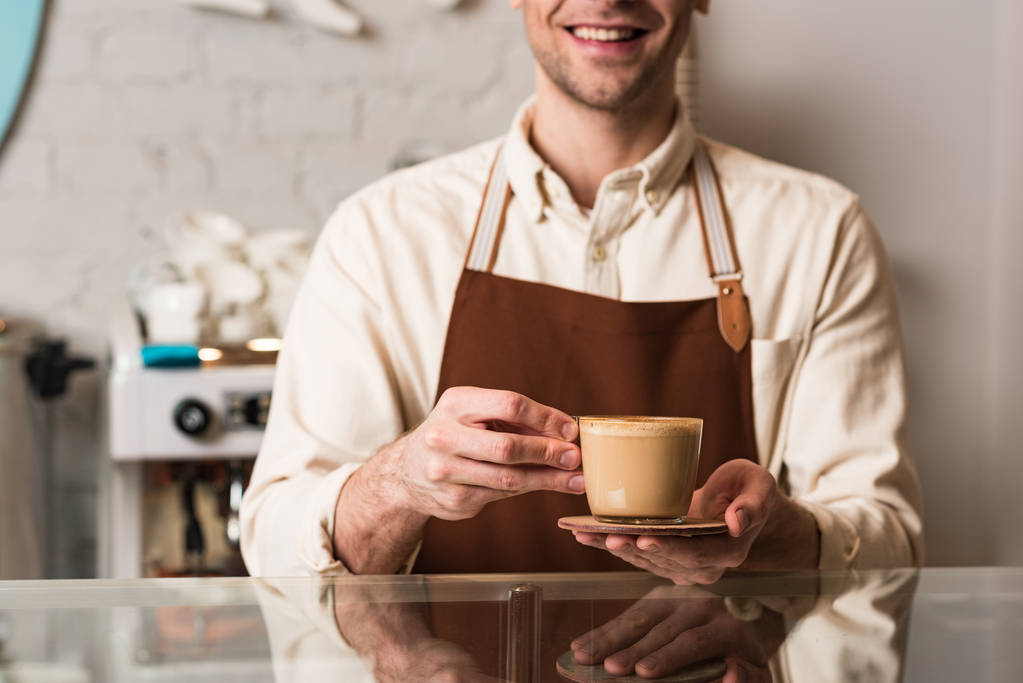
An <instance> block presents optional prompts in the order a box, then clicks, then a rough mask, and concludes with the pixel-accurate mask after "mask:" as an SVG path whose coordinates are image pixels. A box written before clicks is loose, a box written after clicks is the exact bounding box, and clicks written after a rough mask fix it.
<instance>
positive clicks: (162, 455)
mask: <svg viewBox="0 0 1023 683" xmlns="http://www.w3.org/2000/svg"><path fill="white" fill-rule="evenodd" d="M253 342H254V343H253V344H250V346H251V347H253V348H249V349H245V348H243V349H241V352H240V353H239V352H233V353H232V352H230V351H229V350H226V349H219V348H201V349H198V355H199V356H200V358H198V359H197V360H196V363H194V364H191V365H189V366H186V367H180V366H178V367H160V366H156V367H154V366H152V365H147V362H146V354H145V351H146V348H147V345H146V343H145V335H144V320H143V319H142V318H141V316H140V315H139V314H138V312H137V310H136V309H135V308H134V307H133V306H132V304H131V302H130V301H129V300H128V299H127V298H126V299H125V300H124V301H123V302H120V303H119V304H118V305H117V306H116V307H115V310H114V311H113V315H112V321H111V331H110V369H109V381H108V383H107V396H106V401H105V405H106V409H107V415H106V424H107V448H106V451H107V452H108V453H109V458H108V460H107V463H106V466H107V468H108V471H107V473H106V474H107V476H105V477H104V478H103V480H104V485H105V487H106V490H105V491H104V492H103V495H102V498H103V500H104V503H105V505H104V507H105V509H104V514H103V517H104V524H103V531H104V533H103V534H102V535H101V536H102V537H101V546H102V553H101V555H102V558H103V561H102V562H101V569H100V573H101V575H102V576H108V577H113V578H139V577H158V576H164V577H169V576H203V575H223V576H232V575H244V573H245V568H244V565H243V563H242V561H241V554H240V552H239V549H238V545H239V540H240V523H239V510H240V506H241V498H242V493H243V491H244V487H245V485H246V484H247V482H248V477H249V474H250V473H251V470H252V461H253V460H254V458H255V456H256V454H257V452H258V450H259V445H260V442H261V441H262V438H263V429H264V427H265V425H266V419H267V414H268V412H269V408H270V392H271V389H272V386H273V374H274V362H275V360H276V345H275V342H276V340H270V339H263V340H253ZM278 343H279V342H278ZM235 351H237V350H235Z"/></svg>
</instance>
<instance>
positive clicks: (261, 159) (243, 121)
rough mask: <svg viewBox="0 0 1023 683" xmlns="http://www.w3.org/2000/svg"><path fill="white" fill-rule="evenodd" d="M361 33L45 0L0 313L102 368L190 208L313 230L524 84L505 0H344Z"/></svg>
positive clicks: (71, 571) (85, 422) (81, 439)
mask: <svg viewBox="0 0 1023 683" xmlns="http://www.w3.org/2000/svg"><path fill="white" fill-rule="evenodd" d="M349 4H350V6H352V7H353V8H356V9H357V10H358V11H359V12H360V13H361V14H362V15H363V16H364V18H365V19H366V22H367V25H368V27H369V30H368V32H367V35H366V36H365V37H361V38H357V39H345V38H339V37H335V36H331V35H328V34H325V33H322V32H320V31H317V30H315V29H314V28H312V27H309V26H307V25H305V24H302V23H299V22H298V21H296V20H295V19H294V17H293V15H292V13H291V9H290V5H289V4H288V3H287V2H286V1H285V0H275V9H276V14H277V16H276V18H274V19H273V20H272V21H265V22H263V21H252V20H247V19H241V18H234V17H229V16H225V15H220V14H216V13H209V12H197V11H195V10H192V9H189V8H186V7H183V6H181V5H178V4H177V3H175V2H173V1H172V0H51V11H50V16H49V23H48V25H47V28H46V36H45V42H44V45H43V51H42V53H41V56H40V60H39V65H38V69H37V73H36V75H35V78H34V82H33V88H32V90H31V92H30V96H29V99H28V101H27V102H26V105H25V107H24V109H23V112H22V116H21V118H20V120H19V123H18V126H17V128H16V130H15V131H14V135H13V137H12V138H11V139H10V141H9V144H8V145H7V146H6V147H5V149H4V150H3V151H2V152H0V312H3V313H7V314H16V315H24V316H31V317H33V318H35V319H37V320H40V321H42V322H43V323H44V324H45V325H46V327H47V328H48V330H49V331H50V332H51V333H53V334H59V335H64V336H67V337H69V338H70V339H71V341H72V345H73V347H74V348H75V350H77V351H78V352H84V353H88V354H89V355H92V356H94V357H96V358H97V359H98V360H102V359H103V356H104V355H105V347H106V322H105V320H106V315H107V309H108V306H109V303H110V302H111V300H113V298H114V297H116V296H117V295H118V294H119V293H120V292H121V291H123V289H124V285H125V282H126V281H127V278H128V277H129V273H130V270H131V268H132V267H133V264H135V263H137V262H138V261H139V260H140V259H141V258H144V257H145V255H146V254H148V253H151V252H152V251H153V250H154V249H155V248H156V246H157V245H158V244H159V237H158V236H159V230H160V226H161V225H162V223H163V221H164V220H165V218H166V217H167V216H168V215H170V214H173V213H177V212H181V211H185V210H188V209H193V208H214V209H219V210H222V211H225V212H227V213H229V214H232V215H235V216H237V217H238V218H239V219H241V220H242V221H243V222H245V223H246V224H248V225H249V226H250V227H251V228H252V229H254V230H260V229H268V228H275V227H301V228H305V229H308V230H309V231H311V232H312V231H318V230H319V229H320V228H321V227H322V224H323V222H324V220H325V219H326V217H327V215H328V214H329V213H330V211H331V210H332V209H333V207H334V206H335V205H336V204H337V202H338V201H340V200H341V199H342V198H343V197H344V196H346V195H347V194H349V193H351V192H352V191H354V190H355V189H357V188H359V187H360V186H362V185H364V184H366V183H367V182H369V181H371V180H373V179H375V178H377V177H379V176H380V175H381V174H383V173H384V172H386V170H387V168H388V166H389V164H390V161H391V159H392V158H393V157H394V155H395V154H396V153H397V152H398V151H400V150H401V149H403V148H404V147H406V146H408V145H409V144H411V143H434V144H436V145H438V146H440V147H441V148H443V149H448V150H455V149H458V148H461V147H464V146H467V145H469V144H472V143H474V142H477V141H479V140H482V139H485V138H488V137H491V136H494V135H497V134H499V133H501V132H502V131H503V130H504V129H505V128H506V126H507V125H508V121H509V118H510V116H511V114H512V113H513V112H514V109H515V108H516V106H517V105H518V104H519V103H520V102H521V100H522V99H523V98H524V97H525V96H526V95H527V94H528V93H529V91H530V90H531V87H532V70H531V65H530V64H531V63H530V60H529V56H528V51H527V49H526V47H525V41H524V39H523V38H522V35H521V32H522V29H521V26H520V22H521V19H520V17H519V16H518V15H517V14H516V13H514V12H512V11H510V10H509V9H508V7H507V4H506V3H505V2H504V1H503V0H476V1H475V2H472V1H467V2H466V3H465V5H466V7H465V8H464V9H462V10H459V11H457V12H453V13H444V12H438V11H437V10H434V9H432V8H430V7H429V6H428V5H427V3H426V2H423V1H421V0H349ZM96 400H97V393H96V389H95V381H94V380H93V379H92V378H88V377H82V378H80V379H79V380H78V381H76V383H75V386H74V389H73V391H72V393H71V395H70V396H69V397H68V398H67V399H65V401H64V402H63V403H62V404H60V405H59V406H58V407H57V412H58V415H57V424H58V427H59V428H60V431H61V432H62V433H61V434H60V438H59V439H58V442H57V449H58V451H59V452H58V453H57V454H56V457H57V459H58V462H60V463H61V471H62V474H63V475H64V476H63V484H62V488H63V493H64V495H63V496H62V499H64V500H67V501H70V502H68V504H67V505H66V506H65V509H64V511H63V513H62V514H61V520H62V521H63V522H65V523H66V524H65V526H66V529H65V531H64V536H63V537H62V538H61V539H60V542H59V546H60V553H61V556H62V562H63V563H64V567H65V568H64V569H63V570H62V573H63V574H64V575H76V574H83V573H87V572H88V571H89V570H90V566H91V563H92V555H91V553H92V552H94V542H93V541H92V538H91V535H90V534H91V521H90V520H91V519H92V517H91V512H90V513H89V514H84V513H83V510H87V509H89V501H92V502H94V501H95V486H96V481H95V476H96V475H95V472H96V464H97V462H98V458H99V454H98V452H97V448H98V447H97V443H98V441H97V427H96V421H97V418H96V412H95V402H96Z"/></svg>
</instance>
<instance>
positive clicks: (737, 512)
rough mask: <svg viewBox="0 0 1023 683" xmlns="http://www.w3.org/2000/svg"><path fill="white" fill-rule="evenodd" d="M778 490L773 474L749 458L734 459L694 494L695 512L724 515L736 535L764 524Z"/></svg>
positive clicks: (713, 516)
mask: <svg viewBox="0 0 1023 683" xmlns="http://www.w3.org/2000/svg"><path fill="white" fill-rule="evenodd" d="M776 494H777V484H776V483H775V480H774V477H773V476H771V473H770V472H768V471H767V470H766V469H764V468H763V467H760V466H759V465H757V464H755V463H753V462H750V461H749V460H731V461H729V462H726V463H725V464H723V465H721V467H719V468H717V469H716V470H714V472H713V473H712V474H711V475H710V477H708V479H707V482H706V483H705V484H704V485H703V487H702V488H700V490H698V491H697V492H696V493H695V494H694V495H693V505H692V513H691V514H692V515H693V516H698V517H703V518H705V519H722V518H723V519H724V521H725V523H726V524H728V532H729V534H730V535H731V536H733V537H735V538H737V537H739V536H742V535H743V534H745V533H746V532H747V531H748V530H750V529H753V528H757V527H759V526H762V525H763V524H764V522H765V521H766V519H767V515H768V513H769V512H770V509H771V506H772V505H773V503H774V498H775V495H776Z"/></svg>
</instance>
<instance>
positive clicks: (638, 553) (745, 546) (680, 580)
mask: <svg viewBox="0 0 1023 683" xmlns="http://www.w3.org/2000/svg"><path fill="white" fill-rule="evenodd" d="M575 536H576V540H577V541H579V542H580V543H582V544H584V545H588V546H591V547H594V548H603V549H604V550H606V551H608V552H610V553H611V554H613V555H615V556H616V557H619V558H621V559H623V560H625V561H626V562H628V563H630V564H632V565H634V566H636V567H639V568H640V569H645V570H647V571H649V572H651V573H653V574H656V575H658V576H663V577H665V578H668V579H671V580H672V581H673V582H675V583H676V584H679V585H692V584H699V585H707V584H711V583H715V582H716V581H717V580H718V579H720V578H721V577H722V576H723V575H724V573H725V571H726V570H727V569H730V568H733V567H738V566H739V565H741V564H742V562H743V561H744V560H745V558H746V556H747V554H748V552H749V545H750V544H749V539H748V538H746V539H733V538H731V537H730V536H726V535H723V534H722V535H720V536H702V537H695V538H674V537H667V536H639V537H634V536H624V535H618V534H610V535H607V536H603V535H601V534H586V533H582V532H576V534H575Z"/></svg>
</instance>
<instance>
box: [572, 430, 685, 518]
mask: <svg viewBox="0 0 1023 683" xmlns="http://www.w3.org/2000/svg"><path fill="white" fill-rule="evenodd" d="M702 436H703V420H701V419H699V418H692V417H646V416H621V415H615V416H586V417H580V418H579V443H580V447H581V449H582V456H583V474H584V475H585V478H586V499H587V501H588V502H589V505H590V512H591V513H592V514H593V516H594V517H595V518H596V519H597V521H600V522H611V523H615V524H681V523H683V522H685V519H686V513H687V512H688V511H689V505H690V504H691V503H692V500H693V490H694V488H695V485H696V473H697V468H698V465H699V460H700V439H701V437H702Z"/></svg>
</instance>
